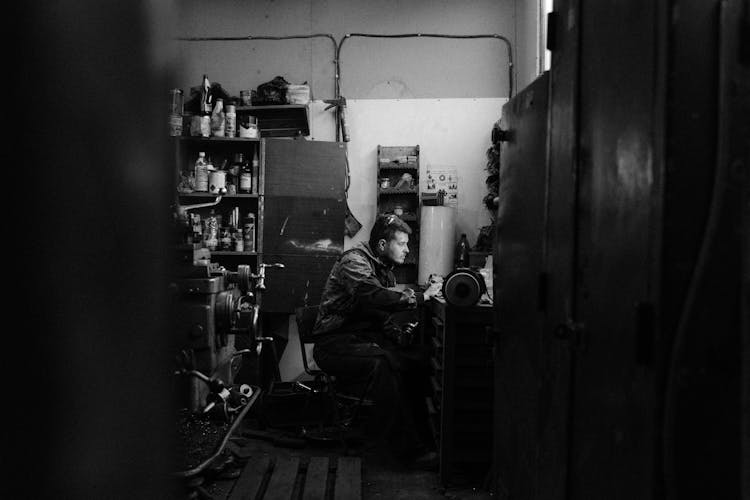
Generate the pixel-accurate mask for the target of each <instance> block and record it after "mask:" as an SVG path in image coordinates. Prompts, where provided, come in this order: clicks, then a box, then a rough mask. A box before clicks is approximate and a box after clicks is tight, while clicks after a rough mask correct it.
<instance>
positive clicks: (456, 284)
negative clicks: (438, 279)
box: [443, 268, 487, 307]
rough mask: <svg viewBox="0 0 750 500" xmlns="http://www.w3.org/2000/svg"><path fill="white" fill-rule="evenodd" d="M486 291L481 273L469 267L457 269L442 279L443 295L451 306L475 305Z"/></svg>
mask: <svg viewBox="0 0 750 500" xmlns="http://www.w3.org/2000/svg"><path fill="white" fill-rule="evenodd" d="M486 292H487V285H486V284H485V282H484V278H483V277H482V275H481V274H479V273H478V272H476V271H474V270H472V269H469V268H460V269H457V270H455V271H453V272H452V273H450V274H449V275H448V276H446V277H445V280H444V281H443V297H444V298H445V301H446V302H448V303H449V304H450V305H452V306H456V307H467V306H473V305H476V303H477V302H479V299H480V298H482V294H484V293H486Z"/></svg>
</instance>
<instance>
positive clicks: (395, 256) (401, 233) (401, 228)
mask: <svg viewBox="0 0 750 500" xmlns="http://www.w3.org/2000/svg"><path fill="white" fill-rule="evenodd" d="M410 234H411V228H410V227H409V225H408V224H407V223H406V222H404V221H402V220H401V219H399V218H398V217H397V216H395V215H393V214H383V215H379V216H378V217H377V218H376V219H375V224H373V225H372V230H370V248H371V249H372V251H373V252H375V255H377V256H378V257H380V259H382V260H383V261H385V262H388V263H392V264H403V262H404V260H405V259H406V255H407V254H408V253H409V246H408V243H409V235H410Z"/></svg>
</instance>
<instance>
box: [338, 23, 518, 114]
mask: <svg viewBox="0 0 750 500" xmlns="http://www.w3.org/2000/svg"><path fill="white" fill-rule="evenodd" d="M352 37H364V38H454V39H460V40H474V39H478V38H493V39H495V40H499V41H501V42H503V43H504V44H505V47H506V50H507V57H508V99H510V98H511V97H513V50H512V46H511V44H510V40H508V39H507V38H505V37H504V36H502V35H498V34H487V35H446V34H442V33H403V34H397V35H380V34H375V33H349V34H346V35H344V37H343V38H342V39H341V41H340V42H339V45H338V50H337V52H336V97H339V96H340V95H341V49H342V47H343V46H344V42H345V41H346V40H348V39H349V38H352Z"/></svg>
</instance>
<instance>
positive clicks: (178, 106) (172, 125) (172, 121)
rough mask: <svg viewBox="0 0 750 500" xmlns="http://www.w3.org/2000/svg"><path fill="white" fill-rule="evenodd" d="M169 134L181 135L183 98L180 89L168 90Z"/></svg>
mask: <svg viewBox="0 0 750 500" xmlns="http://www.w3.org/2000/svg"><path fill="white" fill-rule="evenodd" d="M169 100H170V102H169V135H171V136H180V135H182V112H183V99H182V89H171V90H170V91H169Z"/></svg>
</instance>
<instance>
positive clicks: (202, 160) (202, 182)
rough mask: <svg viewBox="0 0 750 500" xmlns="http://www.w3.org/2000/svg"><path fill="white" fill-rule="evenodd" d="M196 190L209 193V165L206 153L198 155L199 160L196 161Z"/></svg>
mask: <svg viewBox="0 0 750 500" xmlns="http://www.w3.org/2000/svg"><path fill="white" fill-rule="evenodd" d="M195 190H196V191H201V192H207V191H208V163H207V162H206V153H204V152H203V151H201V152H200V153H198V159H197V160H195Z"/></svg>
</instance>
